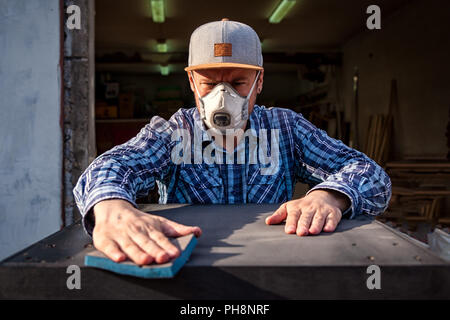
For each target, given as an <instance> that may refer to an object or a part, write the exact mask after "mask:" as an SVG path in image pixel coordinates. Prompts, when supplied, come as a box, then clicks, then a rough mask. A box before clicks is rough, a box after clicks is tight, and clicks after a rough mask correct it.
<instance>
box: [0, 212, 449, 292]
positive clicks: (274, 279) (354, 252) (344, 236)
mask: <svg viewBox="0 0 450 320" xmlns="http://www.w3.org/2000/svg"><path fill="white" fill-rule="evenodd" d="M278 206H279V205H277V204H270V205H257V204H248V205H203V206H202V205H155V204H151V205H144V206H142V207H141V209H142V210H143V211H146V212H151V213H154V214H158V215H161V216H164V217H167V218H169V219H172V220H174V221H177V222H180V223H183V224H187V225H198V226H200V227H201V228H202V231H203V235H202V236H201V237H200V238H198V243H197V246H196V248H195V249H194V251H193V253H192V255H191V257H190V259H189V261H188V262H187V263H186V265H185V266H184V267H183V268H182V269H181V270H180V271H179V273H178V274H177V275H176V276H175V277H174V278H172V279H140V278H133V277H129V276H122V275H117V274H114V273H111V272H109V271H105V270H100V269H95V268H89V267H85V266H84V256H85V254H86V253H87V252H90V251H92V250H93V247H92V239H91V238H90V237H89V236H88V235H87V234H86V233H85V231H84V230H83V227H82V225H81V223H80V222H78V223H75V224H73V225H71V226H69V227H67V228H65V229H63V230H61V231H59V232H57V233H55V234H53V235H51V236H49V237H48V238H46V239H43V240H41V241H39V242H38V243H36V244H34V245H32V246H30V247H29V248H26V249H25V250H22V251H21V252H18V253H17V254H15V255H13V256H11V257H9V258H8V259H6V260H4V261H2V262H1V263H0V298H1V299H4V298H25V299H27V298H54V299H80V298H82V299H103V298H119V299H417V298H422V299H448V298H449V297H450V264H449V263H446V262H445V261H444V260H442V259H441V258H440V257H438V256H437V255H435V254H434V253H433V252H432V251H430V250H429V249H427V248H426V246H424V245H421V244H420V243H419V242H417V241H415V240H413V239H411V238H409V237H408V236H406V235H404V234H402V233H400V232H397V231H396V230H394V229H392V228H390V227H388V226H386V225H384V224H382V223H380V222H378V221H376V220H374V219H371V218H368V217H365V216H362V217H359V218H357V219H353V220H348V219H343V220H342V221H341V222H340V223H339V225H338V228H337V229H336V231H335V232H333V233H321V234H319V235H315V236H306V237H298V236H296V235H288V234H286V233H285V232H284V224H281V225H272V226H268V225H266V224H265V222H264V220H265V218H266V217H267V216H269V215H270V214H272V213H273V212H274V211H275V210H276V209H277V208H278ZM69 265H78V266H80V268H81V269H80V270H81V273H80V274H81V289H80V290H77V289H73V290H69V289H68V288H67V285H66V281H67V279H68V277H69V276H70V274H68V273H67V267H68V266H69ZM370 265H377V266H379V267H380V276H381V278H380V283H381V289H371V290H370V289H368V287H367V279H368V278H369V277H370V276H371V273H368V270H367V268H368V266H370Z"/></svg>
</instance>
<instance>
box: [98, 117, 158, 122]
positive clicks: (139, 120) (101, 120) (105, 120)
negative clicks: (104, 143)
mask: <svg viewBox="0 0 450 320" xmlns="http://www.w3.org/2000/svg"><path fill="white" fill-rule="evenodd" d="M134 122H135V123H141V122H145V123H147V122H150V119H147V118H143V119H96V120H95V123H134Z"/></svg>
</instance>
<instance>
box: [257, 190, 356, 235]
mask: <svg viewBox="0 0 450 320" xmlns="http://www.w3.org/2000/svg"><path fill="white" fill-rule="evenodd" d="M349 206H350V200H349V198H348V197H347V196H346V195H344V194H343V193H340V192H338V191H334V190H322V189H318V190H314V191H312V192H310V193H309V194H308V195H307V196H305V197H303V198H301V199H298V200H291V201H288V202H285V203H283V204H282V205H281V206H280V207H279V208H278V210H277V211H275V213H274V214H272V215H271V216H270V217H268V218H267V219H266V224H279V223H281V222H283V221H284V220H286V226H285V232H286V233H296V234H297V235H298V236H306V235H308V234H319V233H320V232H321V231H322V230H323V231H325V232H333V231H334V230H335V229H336V227H337V225H338V223H339V221H341V218H342V212H343V211H344V210H346V209H347V208H348V207H349Z"/></svg>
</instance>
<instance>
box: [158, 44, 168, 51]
mask: <svg viewBox="0 0 450 320" xmlns="http://www.w3.org/2000/svg"><path fill="white" fill-rule="evenodd" d="M156 51H158V52H160V53H165V52H167V51H168V47H167V43H166V42H158V43H157V44H156Z"/></svg>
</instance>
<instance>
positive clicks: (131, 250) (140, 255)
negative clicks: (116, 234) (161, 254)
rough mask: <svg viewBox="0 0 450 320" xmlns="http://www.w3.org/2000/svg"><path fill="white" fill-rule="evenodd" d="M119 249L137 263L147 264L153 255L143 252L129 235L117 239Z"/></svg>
mask: <svg viewBox="0 0 450 320" xmlns="http://www.w3.org/2000/svg"><path fill="white" fill-rule="evenodd" d="M118 243H119V246H120V249H121V250H122V251H123V252H124V253H125V254H126V255H127V256H128V258H130V260H132V261H133V262H134V263H136V264H138V265H144V264H149V263H151V262H153V257H151V256H150V255H148V254H147V253H145V252H144V251H143V250H142V249H141V248H139V246H138V245H137V244H136V243H135V242H134V241H133V240H131V238H130V237H123V238H119V239H118Z"/></svg>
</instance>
